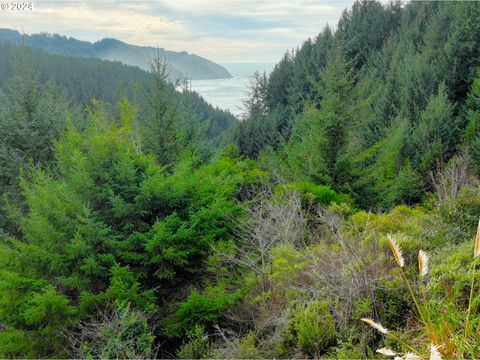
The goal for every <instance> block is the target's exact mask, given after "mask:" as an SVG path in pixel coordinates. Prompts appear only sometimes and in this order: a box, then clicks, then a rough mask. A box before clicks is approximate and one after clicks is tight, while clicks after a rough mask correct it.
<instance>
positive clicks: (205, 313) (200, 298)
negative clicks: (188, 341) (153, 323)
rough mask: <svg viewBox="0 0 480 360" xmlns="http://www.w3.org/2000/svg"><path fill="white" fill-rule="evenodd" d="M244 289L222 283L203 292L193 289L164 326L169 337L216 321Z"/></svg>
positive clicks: (177, 335)
mask: <svg viewBox="0 0 480 360" xmlns="http://www.w3.org/2000/svg"><path fill="white" fill-rule="evenodd" d="M244 293H245V291H244V290H243V289H238V290H235V291H233V292H231V291H229V290H228V289H227V288H226V285H225V284H224V283H219V284H218V285H216V286H209V287H206V288H205V292H204V293H199V292H198V291H196V290H193V291H192V292H191V293H190V295H189V297H188V299H187V300H186V301H184V302H182V303H180V304H179V307H178V310H177V311H176V313H175V317H174V319H173V320H172V321H169V322H168V323H167V324H166V326H165V331H166V333H167V335H168V336H170V337H180V336H182V335H183V334H185V333H188V332H191V331H195V326H197V325H201V326H204V327H207V326H210V325H212V324H214V323H215V322H217V321H218V320H219V319H220V318H221V316H222V313H223V311H225V310H226V309H227V308H228V307H229V306H232V305H234V304H236V303H237V302H238V301H239V300H240V299H241V298H242V297H243V296H244Z"/></svg>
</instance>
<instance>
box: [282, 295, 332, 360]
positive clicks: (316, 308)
mask: <svg viewBox="0 0 480 360" xmlns="http://www.w3.org/2000/svg"><path fill="white" fill-rule="evenodd" d="M330 306H331V303H330V302H329V301H328V300H317V301H314V302H312V303H310V304H308V305H306V306H305V307H303V308H300V309H296V310H295V315H294V316H293V318H292V319H291V320H290V328H291V330H290V331H291V334H292V336H293V337H294V339H295V340H294V341H295V344H296V345H297V346H299V347H300V348H301V349H302V351H303V352H305V353H306V354H308V355H309V356H312V357H319V356H321V355H322V354H324V353H325V352H326V351H327V350H328V348H329V347H330V346H333V345H334V344H335V323H334V319H333V316H332V315H331V314H330ZM300 307H302V306H300Z"/></svg>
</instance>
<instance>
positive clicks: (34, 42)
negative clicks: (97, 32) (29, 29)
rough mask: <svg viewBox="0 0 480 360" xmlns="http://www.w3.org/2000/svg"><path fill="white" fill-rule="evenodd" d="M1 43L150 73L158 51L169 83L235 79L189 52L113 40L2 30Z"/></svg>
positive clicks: (0, 33)
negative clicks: (163, 60)
mask: <svg viewBox="0 0 480 360" xmlns="http://www.w3.org/2000/svg"><path fill="white" fill-rule="evenodd" d="M0 42H9V43H12V44H17V45H20V44H24V45H27V46H30V47H33V48H38V49H42V50H43V51H45V52H48V53H52V54H60V55H68V56H77V57H85V58H97V59H102V60H111V61H120V62H122V63H124V64H127V65H133V66H138V67H140V68H141V69H143V70H148V69H149V61H150V58H151V56H152V52H154V51H158V52H159V53H160V55H161V57H162V58H164V59H165V62H166V65H167V69H168V77H169V80H172V81H175V80H177V79H178V78H181V77H183V76H186V75H188V77H189V78H190V79H193V80H201V79H225V78H230V77H232V75H230V73H229V72H228V71H227V69H225V68H224V67H223V66H221V65H219V64H216V63H214V62H213V61H211V60H208V59H205V58H202V57H200V56H198V55H195V54H189V53H187V52H186V51H182V52H175V51H168V50H165V49H163V48H153V47H148V46H136V45H130V44H127V43H124V42H123V41H120V40H117V39H111V38H105V39H102V40H100V41H96V42H94V43H90V42H88V41H82V40H77V39H74V38H72V37H69V38H67V37H66V36H61V35H59V34H48V33H40V34H32V35H25V34H20V33H19V32H18V31H15V30H10V29H1V28H0Z"/></svg>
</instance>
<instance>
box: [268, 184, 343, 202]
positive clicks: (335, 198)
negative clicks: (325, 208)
mask: <svg viewBox="0 0 480 360" xmlns="http://www.w3.org/2000/svg"><path fill="white" fill-rule="evenodd" d="M292 191H297V192H299V193H300V194H301V197H302V201H303V202H304V203H305V205H330V204H331V203H335V204H341V203H347V204H349V205H351V204H352V200H351V198H350V197H349V196H348V195H345V194H338V193H336V192H335V191H334V190H332V189H331V188H330V186H327V185H316V184H314V183H311V182H307V181H305V182H299V183H288V184H285V185H277V186H276V187H275V189H274V193H275V195H276V196H284V195H285V194H286V192H292Z"/></svg>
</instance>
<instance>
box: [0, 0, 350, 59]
mask: <svg viewBox="0 0 480 360" xmlns="http://www.w3.org/2000/svg"><path fill="white" fill-rule="evenodd" d="M0 1H4V2H5V1H8V0H0ZM352 3H353V0H340V1H319V0H316V1H312V0H290V1H288V0H255V1H251V0H159V1H98V0H96V1H93V0H91V1H41V0H40V1H34V2H33V5H34V10H33V11H26V12H13V11H1V12H0V27H4V28H11V29H15V30H18V31H22V25H23V30H24V32H25V33H26V34H32V33H38V32H41V31H45V32H49V33H59V34H62V35H66V36H71V37H75V38H77V39H81V40H88V41H97V40H100V39H102V38H105V37H114V38H117V39H119V40H122V41H125V42H127V43H131V44H135V45H147V46H157V45H158V46H159V47H163V48H165V49H168V50H174V51H181V50H185V51H188V52H191V53H195V54H197V55H200V56H204V57H206V58H209V59H211V60H214V61H216V62H239V61H277V60H279V58H280V57H281V56H282V55H283V53H284V52H285V51H286V50H287V49H290V48H292V47H296V46H297V45H300V44H301V43H302V41H304V40H305V39H307V38H309V37H315V36H316V35H317V34H318V33H319V32H320V30H321V29H322V28H323V27H324V26H325V25H326V24H327V23H328V24H330V25H331V26H334V25H335V24H336V23H337V21H338V19H339V18H340V15H341V13H342V11H343V10H344V9H345V8H347V7H350V6H351V5H352Z"/></svg>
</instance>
